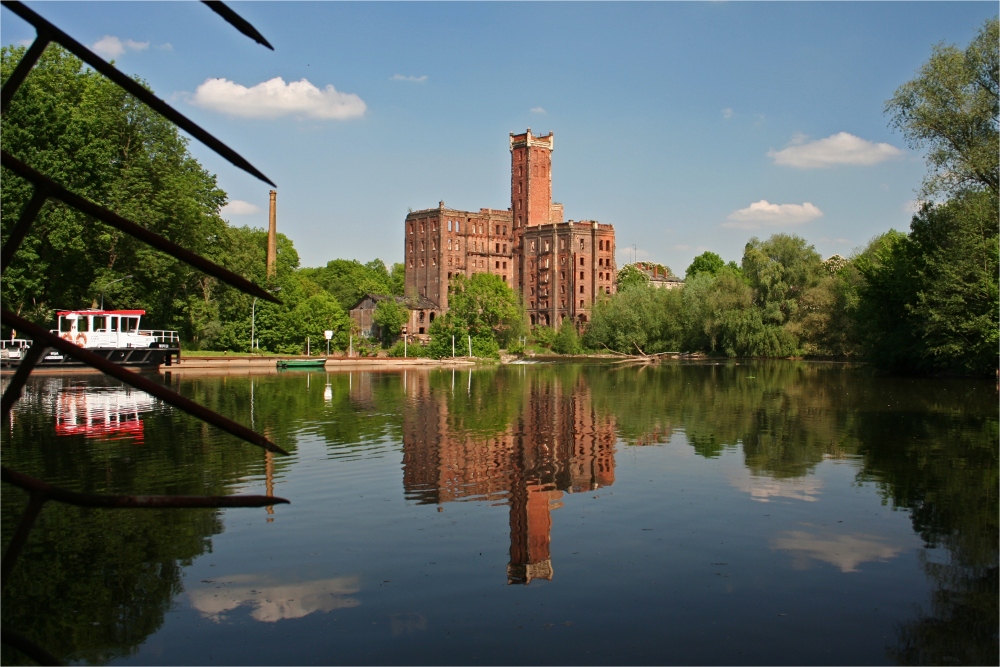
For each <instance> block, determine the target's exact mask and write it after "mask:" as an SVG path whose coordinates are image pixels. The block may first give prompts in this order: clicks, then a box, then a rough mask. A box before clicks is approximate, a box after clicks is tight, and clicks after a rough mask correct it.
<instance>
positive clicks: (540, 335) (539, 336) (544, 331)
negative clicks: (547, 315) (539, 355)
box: [532, 324, 556, 350]
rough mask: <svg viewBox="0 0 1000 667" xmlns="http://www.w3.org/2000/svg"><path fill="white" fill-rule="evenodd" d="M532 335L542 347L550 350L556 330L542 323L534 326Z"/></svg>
mask: <svg viewBox="0 0 1000 667" xmlns="http://www.w3.org/2000/svg"><path fill="white" fill-rule="evenodd" d="M532 335H533V336H534V339H535V342H536V343H537V344H539V345H541V346H542V347H547V348H549V349H550V350H551V349H552V344H553V343H554V342H555V340H556V330H555V329H553V328H552V327H547V326H545V325H542V324H540V325H538V326H536V327H535V329H534V331H532Z"/></svg>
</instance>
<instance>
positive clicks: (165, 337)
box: [136, 329, 181, 346]
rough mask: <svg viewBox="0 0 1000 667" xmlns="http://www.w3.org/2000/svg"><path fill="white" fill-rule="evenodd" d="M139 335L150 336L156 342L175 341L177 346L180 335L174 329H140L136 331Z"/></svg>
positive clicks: (179, 342) (179, 341)
mask: <svg viewBox="0 0 1000 667" xmlns="http://www.w3.org/2000/svg"><path fill="white" fill-rule="evenodd" d="M136 333H138V334H139V335H140V336H152V337H153V340H155V341H156V342H157V343H176V344H177V345H178V346H179V345H180V344H181V337H180V334H178V333H177V332H176V331H168V330H166V329H140V330H139V331H137V332H136Z"/></svg>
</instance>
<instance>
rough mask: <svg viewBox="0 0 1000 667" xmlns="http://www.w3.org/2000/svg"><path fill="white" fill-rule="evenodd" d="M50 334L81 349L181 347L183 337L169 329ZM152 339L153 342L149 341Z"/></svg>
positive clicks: (55, 331)
mask: <svg viewBox="0 0 1000 667" xmlns="http://www.w3.org/2000/svg"><path fill="white" fill-rule="evenodd" d="M50 333H52V334H54V335H56V336H59V337H61V338H65V339H66V340H72V341H73V342H75V343H76V344H77V345H79V346H81V347H106V346H112V347H146V346H148V345H149V344H150V343H164V344H167V345H170V346H171V347H180V344H181V337H180V334H179V333H177V332H176V331H170V330H167V329H134V330H132V331H109V330H108V329H97V330H96V331H79V332H72V331H59V330H58V329H51V330H50ZM147 338H152V340H147Z"/></svg>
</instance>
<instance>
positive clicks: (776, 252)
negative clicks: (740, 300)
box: [743, 234, 823, 324]
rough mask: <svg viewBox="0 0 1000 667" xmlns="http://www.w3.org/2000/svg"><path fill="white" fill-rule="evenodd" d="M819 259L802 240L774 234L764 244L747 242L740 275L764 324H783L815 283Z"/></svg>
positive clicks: (821, 267)
mask: <svg viewBox="0 0 1000 667" xmlns="http://www.w3.org/2000/svg"><path fill="white" fill-rule="evenodd" d="M822 271H823V262H822V258H821V257H820V256H819V253H817V252H816V250H815V249H814V248H813V246H811V245H808V243H807V242H806V240H805V239H803V238H802V237H800V236H795V235H793V234H774V235H773V236H771V237H770V238H769V239H767V240H766V241H761V240H759V239H757V238H756V237H754V238H751V239H750V241H749V242H748V243H747V244H746V248H745V249H744V251H743V275H744V276H745V277H746V280H747V282H748V283H749V284H750V286H751V287H752V288H753V289H754V291H755V298H754V302H755V303H756V304H757V305H758V306H759V307H760V308H761V309H762V311H763V317H764V319H765V321H768V322H772V323H774V324H784V323H785V322H786V321H788V319H789V317H791V316H792V315H793V314H794V312H795V310H796V308H797V300H798V297H800V296H801V295H802V294H803V293H804V292H805V290H806V289H807V288H809V287H812V286H814V285H816V284H817V283H818V282H819V278H820V275H821V272H822Z"/></svg>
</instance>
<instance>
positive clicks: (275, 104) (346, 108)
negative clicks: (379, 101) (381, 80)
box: [191, 76, 368, 120]
mask: <svg viewBox="0 0 1000 667" xmlns="http://www.w3.org/2000/svg"><path fill="white" fill-rule="evenodd" d="M191 102H192V104H195V105H197V106H200V107H202V108H205V109H211V110H212V111H219V112H221V113H226V114H230V115H233V116H243V117H244V118H278V117H279V116H286V115H289V114H298V115H300V116H305V117H308V118H321V119H324V120H347V119H349V118H358V117H360V116H363V115H364V114H365V110H366V109H367V108H368V107H367V106H365V103H364V101H363V100H362V99H361V98H360V97H358V96H357V95H355V94H353V93H341V92H338V91H337V90H336V89H334V87H333V86H332V85H327V86H326V88H324V89H323V90H320V89H319V88H317V87H316V86H314V85H313V84H311V83H309V81H307V80H306V79H302V80H301V81H292V82H290V83H287V84H286V83H285V81H284V79H282V78H281V77H280V76H278V77H275V78H273V79H271V80H270V81H264V82H263V83H258V84H257V85H256V86H253V87H251V88H247V87H246V86H241V85H240V84H238V83H235V82H233V81H229V80H228V79H206V80H205V82H204V83H203V84H201V85H200V86H198V89H197V90H195V92H194V96H193V97H192V98H191Z"/></svg>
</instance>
